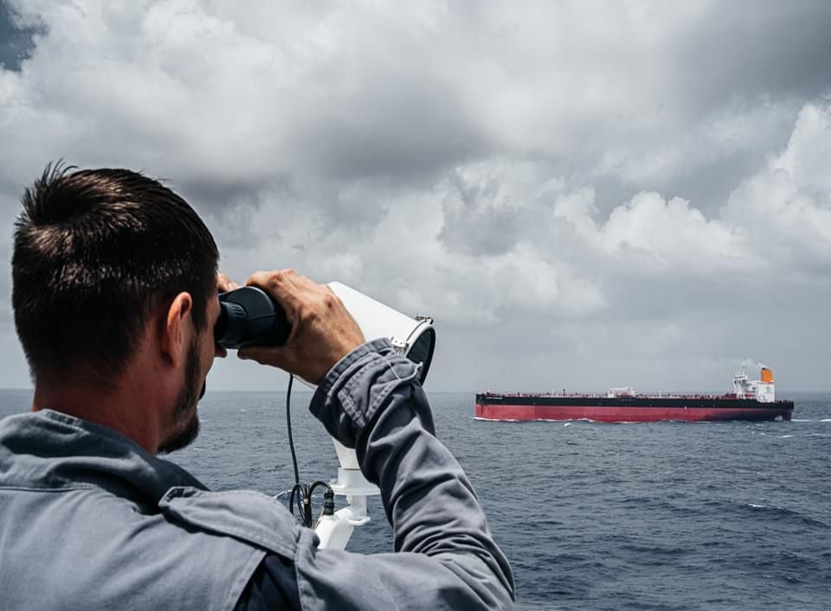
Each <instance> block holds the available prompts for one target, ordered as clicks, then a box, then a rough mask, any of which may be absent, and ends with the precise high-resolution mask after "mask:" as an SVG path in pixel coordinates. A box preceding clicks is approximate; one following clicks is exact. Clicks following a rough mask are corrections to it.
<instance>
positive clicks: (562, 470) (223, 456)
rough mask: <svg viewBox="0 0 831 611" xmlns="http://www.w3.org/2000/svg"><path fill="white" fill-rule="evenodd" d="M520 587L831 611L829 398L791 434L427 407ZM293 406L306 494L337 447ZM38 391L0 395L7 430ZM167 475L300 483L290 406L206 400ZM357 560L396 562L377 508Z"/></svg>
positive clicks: (448, 398) (729, 425)
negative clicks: (513, 419)
mask: <svg viewBox="0 0 831 611" xmlns="http://www.w3.org/2000/svg"><path fill="white" fill-rule="evenodd" d="M428 396H429V397H430V400H431V403H432V405H433V409H434V412H435V419H436V427H437V432H438V436H439V438H440V439H441V440H442V441H444V443H445V444H446V445H447V446H448V447H449V448H450V449H451V451H452V452H453V453H454V454H455V455H456V457H457V458H458V460H459V461H460V462H461V464H462V466H463V467H464V468H465V470H466V471H467V473H468V475H469V476H470V479H471V481H472V483H473V486H474V488H475V489H476V492H477V494H478V496H479V498H480V499H481V502H482V505H483V506H484V508H485V512H486V513H487V516H488V520H489V522H490V526H491V529H492V531H493V534H494V537H495V538H496V541H497V542H498V544H499V545H500V546H501V547H502V549H503V550H504V551H505V554H506V555H507V556H508V558H509V560H510V561H511V565H512V566H513V569H514V575H515V579H516V584H517V593H518V596H519V608H520V609H525V610H531V609H575V610H577V609H579V610H581V611H583V610H585V609H598V610H602V609H608V610H615V611H618V610H625V609H671V610H681V609H712V610H722V609H723V610H725V611H726V610H731V611H732V610H740V609H747V610H759V609H777V610H780V609H788V610H791V609H799V610H803V609H804V610H814V609H816V610H820V609H822V610H825V609H831V394H789V395H788V396H789V397H792V398H794V399H795V400H796V409H795V411H794V421H792V422H764V423H750V422H720V423H714V422H710V423H672V422H662V423H644V424H597V423H591V422H573V423H563V422H523V423H508V422H506V423H500V422H483V421H476V420H474V419H473V398H474V397H473V394H472V393H450V394H445V393H429V392H428ZM310 398H311V395H310V394H308V393H296V394H294V395H293V397H292V420H293V425H294V428H293V433H294V438H295V443H296V447H297V454H298V462H299V467H300V475H301V478H302V479H303V480H304V481H308V482H311V481H313V480H316V479H329V478H333V477H334V476H335V474H336V471H337V460H336V457H335V452H334V448H333V446H332V442H331V440H330V439H329V438H328V437H327V435H326V433H325V431H324V430H323V428H322V427H321V426H320V425H319V424H318V423H317V421H315V420H314V418H313V417H312V416H311V415H310V414H309V412H308V411H307V409H306V407H307V406H308V402H309V400H310ZM30 400H31V392H29V391H0V416H3V415H7V414H11V413H15V412H20V411H26V410H27V409H28V407H29V404H30ZM199 417H200V420H201V425H202V432H201V434H200V436H199V438H198V440H197V441H196V442H195V443H194V444H193V445H192V446H191V447H189V448H187V449H186V450H183V451H181V452H178V453H175V454H173V455H171V457H170V458H171V459H172V460H174V461H175V462H177V463H179V464H180V465H182V466H183V467H185V468H187V469H188V470H190V471H191V472H192V473H193V474H194V475H196V476H197V477H198V478H199V479H201V480H202V481H203V482H204V483H205V484H206V485H208V486H209V487H211V488H213V489H216V490H226V489H234V488H253V489H256V490H260V491H262V492H267V493H269V494H281V493H282V494H281V498H283V497H285V496H286V495H285V491H286V490H287V489H289V488H290V487H291V485H292V483H293V471H292V466H291V457H290V453H289V447H288V445H287V436H286V419H285V394H284V393H221V392H209V393H208V394H207V395H206V396H205V397H204V399H203V400H202V402H201V405H200V411H199ZM369 512H370V515H371V517H372V522H371V523H370V524H369V525H367V526H365V527H362V528H360V529H358V530H357V531H356V533H355V535H354V536H353V538H352V540H351V542H350V544H349V546H348V548H347V549H349V550H351V551H355V552H363V553H372V552H382V551H389V550H391V549H392V536H391V530H390V527H389V525H388V524H387V522H386V519H385V517H384V512H383V508H382V507H381V505H380V502H379V500H378V499H377V498H375V499H373V500H372V501H371V502H370V504H369Z"/></svg>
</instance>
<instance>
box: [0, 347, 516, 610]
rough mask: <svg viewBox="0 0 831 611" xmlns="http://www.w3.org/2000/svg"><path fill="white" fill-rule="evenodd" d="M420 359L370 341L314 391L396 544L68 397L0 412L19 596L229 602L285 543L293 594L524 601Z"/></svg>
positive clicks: (58, 605) (393, 601) (9, 565)
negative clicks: (133, 432)
mask: <svg viewBox="0 0 831 611" xmlns="http://www.w3.org/2000/svg"><path fill="white" fill-rule="evenodd" d="M416 375H417V369H416V367H415V366H414V365H413V364H412V363H411V362H410V361H408V360H407V359H405V358H403V357H400V356H398V355H396V354H395V353H394V352H393V350H392V347H391V346H390V345H389V343H388V342H386V341H376V342H370V343H368V344H365V345H363V346H361V347H359V348H357V349H356V350H354V351H353V352H351V353H350V354H349V355H347V356H346V357H344V359H342V360H341V361H340V362H339V363H338V364H337V365H336V366H335V367H334V368H333V369H332V371H331V372H330V373H329V374H328V375H327V377H326V379H325V380H324V381H323V382H322V383H321V385H320V386H319V387H318V390H317V392H316V394H315V396H314V398H313V400H312V404H311V410H312V412H313V413H314V414H315V416H317V417H318V418H319V419H320V420H321V422H323V424H324V426H325V427H326V429H327V430H328V431H329V433H330V434H332V435H333V436H334V437H336V438H337V439H338V440H340V441H341V442H342V443H344V444H345V445H347V446H349V447H355V449H356V450H357V455H358V459H359V462H360V465H361V470H362V471H363V473H364V475H365V476H366V477H367V479H369V480H370V481H372V482H375V483H377V484H378V485H379V487H380V488H381V493H382V500H383V503H384V508H385V510H386V513H387V518H388V519H389V521H390V524H392V527H393V531H394V539H395V553H384V554H373V555H360V554H353V553H350V552H345V551H337V550H319V549H317V537H316V535H315V534H314V532H313V531H312V530H309V529H305V528H301V527H299V526H298V525H297V524H296V523H295V521H294V518H293V517H292V516H291V515H290V514H289V512H288V511H287V510H286V509H285V507H284V506H283V505H282V504H280V503H278V502H276V501H275V500H273V499H272V498H271V497H268V496H265V495H262V494H259V493H257V492H251V491H232V492H210V491H208V490H207V489H206V488H205V486H203V485H202V484H201V483H200V482H199V481H198V480H196V479H195V478H194V477H193V476H191V475H190V474H188V473H187V472H186V471H184V470H183V469H181V468H179V467H177V466H176V465H174V464H172V463H170V462H168V461H166V460H162V459H159V458H156V457H154V456H151V455H149V454H148V453H146V452H145V451H144V450H143V449H142V448H141V447H139V446H138V445H137V444H136V443H134V442H133V441H131V440H130V439H127V438H125V437H123V436H122V435H119V434H118V433H116V432H114V431H112V430H110V429H107V428H104V427H101V426H98V425H95V424H92V423H89V422H85V421H82V420H78V419H76V418H73V417H71V416H67V415H65V414H61V413H59V412H58V411H51V410H43V411H40V412H37V413H31V414H21V415H17V416H11V417H8V418H6V419H4V420H3V421H0V597H2V600H3V608H4V609H8V610H10V611H11V610H15V609H26V610H31V609H37V610H43V611H47V610H52V609H54V610H57V609H61V610H73V609H78V610H80V609H102V610H103V609H123V610H143V609H146V610H151V609H152V610H158V609H199V610H203V609H204V610H210V609H226V610H228V609H233V608H234V607H235V606H237V605H238V603H239V602H240V598H241V596H244V594H245V593H246V592H249V590H250V589H251V587H252V583H253V582H254V581H255V577H256V575H257V571H258V569H259V568H260V567H261V566H262V565H263V564H264V559H275V558H276V559H277V560H278V562H277V566H278V567H280V568H279V570H281V571H285V574H284V575H283V577H285V579H283V580H282V581H283V582H284V583H286V584H289V586H288V587H289V588H291V589H296V591H293V592H290V595H288V596H287V597H286V598H285V600H286V601H288V602H286V603H285V607H286V608H295V607H299V608H302V609H304V610H307V611H308V610H312V609H371V610H372V609H378V610H381V609H383V610H388V609H504V608H512V607H513V602H512V601H513V578H512V576H511V570H510V567H509V565H508V562H507V560H506V559H505V557H504V555H503V554H502V553H501V551H500V550H499V548H498V547H497V546H496V545H495V544H494V542H493V540H492V538H491V535H490V532H489V530H488V526H487V522H486V520H485V516H484V514H483V513H482V510H481V507H480V506H479V503H478V501H477V499H476V497H475V495H474V493H473V490H472V488H471V486H470V483H469V482H468V480H467V477H466V476H465V474H464V472H463V471H462V469H461V467H460V466H459V464H458V463H457V462H456V460H455V459H454V458H453V456H452V455H451V454H450V452H449V451H448V450H447V449H446V448H445V447H444V446H443V445H442V444H441V443H440V442H439V441H438V440H437V439H436V437H435V434H434V427H433V420H432V415H431V412H430V408H429V405H428V403H427V399H426V397H425V395H424V393H423V391H422V389H421V386H420V385H419V384H418V382H417V381H416ZM55 407H56V409H59V408H60V406H55ZM273 566H274V563H272V567H273ZM281 600H282V599H281ZM292 601H294V602H292Z"/></svg>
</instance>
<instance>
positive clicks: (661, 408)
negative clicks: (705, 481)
mask: <svg viewBox="0 0 831 611" xmlns="http://www.w3.org/2000/svg"><path fill="white" fill-rule="evenodd" d="M475 415H476V418H478V419H481V420H512V421H518V420H519V421H523V420H592V421H595V422H658V421H663V420H676V421H678V420H680V421H686V422H702V421H718V420H756V421H758V420H776V419H777V418H779V419H782V420H790V419H791V416H792V415H793V401H776V402H775V403H761V402H759V401H755V400H750V399H730V398H721V397H719V398H712V399H707V398H704V397H695V398H682V397H678V398H671V399H659V398H652V397H650V398H647V397H638V398H633V399H606V398H596V399H589V398H585V397H580V398H577V399H576V400H569V399H568V398H566V397H546V396H529V395H519V396H511V395H490V394H486V395H477V396H476V411H475Z"/></svg>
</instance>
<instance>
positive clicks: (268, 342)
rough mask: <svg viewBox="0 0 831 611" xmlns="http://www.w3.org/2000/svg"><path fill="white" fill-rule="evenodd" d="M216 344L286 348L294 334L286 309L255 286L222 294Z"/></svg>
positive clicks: (215, 331) (239, 346) (233, 346)
mask: <svg viewBox="0 0 831 611" xmlns="http://www.w3.org/2000/svg"><path fill="white" fill-rule="evenodd" d="M219 307H220V312H219V318H218V319H217V321H216V326H215V327H214V341H216V343H217V344H219V345H221V346H223V347H224V348H232V349H237V348H242V347H243V346H253V345H257V346H282V345H283V344H285V343H286V340H287V339H288V337H289V333H291V325H289V323H288V320H286V313H285V312H284V311H283V308H281V307H280V305H279V304H278V303H277V302H276V301H274V299H272V298H271V296H270V295H269V294H268V293H266V292H265V291H263V290H262V289H259V288H257V287H255V286H244V287H242V288H239V289H236V290H233V291H228V292H227V293H220V294H219Z"/></svg>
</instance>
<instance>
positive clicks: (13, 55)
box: [0, 1, 44, 71]
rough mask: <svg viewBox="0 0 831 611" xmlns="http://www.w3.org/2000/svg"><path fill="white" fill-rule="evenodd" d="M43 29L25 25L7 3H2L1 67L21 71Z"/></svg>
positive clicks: (29, 24)
mask: <svg viewBox="0 0 831 611" xmlns="http://www.w3.org/2000/svg"><path fill="white" fill-rule="evenodd" d="M43 33H44V30H43V28H42V27H39V26H38V25H36V24H34V23H25V22H24V21H23V20H22V19H21V18H20V15H18V14H17V12H16V11H15V10H14V9H13V8H12V7H10V6H9V5H8V4H7V3H6V2H5V1H0V65H2V66H3V67H5V69H6V70H14V71H20V64H21V62H23V61H24V60H26V59H27V58H28V57H29V56H30V54H31V52H32V49H33V48H34V46H35V42H34V40H33V38H34V36H35V35H36V34H43Z"/></svg>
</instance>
